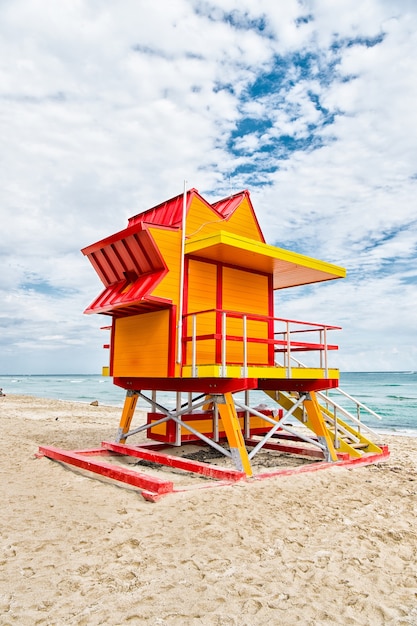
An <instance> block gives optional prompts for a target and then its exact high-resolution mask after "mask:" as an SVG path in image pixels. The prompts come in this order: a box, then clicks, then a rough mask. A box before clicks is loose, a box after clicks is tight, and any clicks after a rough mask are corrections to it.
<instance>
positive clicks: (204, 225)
mask: <svg viewBox="0 0 417 626" xmlns="http://www.w3.org/2000/svg"><path fill="white" fill-rule="evenodd" d="M220 230H224V231H226V232H228V233H233V234H235V235H240V236H242V237H248V238H249V239H255V240H256V241H263V239H262V236H261V234H260V232H259V228H258V224H257V221H256V218H255V216H254V214H253V211H252V209H251V207H250V205H249V202H248V200H247V199H246V198H244V199H243V200H242V202H241V204H240V205H239V206H238V208H237V209H236V210H235V211H234V213H233V214H232V216H231V217H230V218H229V219H227V220H225V219H222V218H221V216H219V214H218V213H216V212H215V211H213V210H212V209H210V207H208V206H207V205H206V204H204V203H203V202H201V200H199V199H198V198H196V197H194V198H193V200H192V202H191V205H190V208H189V211H188V215H187V227H186V232H187V237H197V238H198V237H203V236H207V235H212V234H215V233H218V232H219V231H220Z"/></svg>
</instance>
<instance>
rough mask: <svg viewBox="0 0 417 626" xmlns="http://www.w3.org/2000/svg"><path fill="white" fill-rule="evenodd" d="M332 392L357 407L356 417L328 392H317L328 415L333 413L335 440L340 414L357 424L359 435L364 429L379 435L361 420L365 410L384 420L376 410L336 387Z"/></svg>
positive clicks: (299, 363) (299, 362)
mask: <svg viewBox="0 0 417 626" xmlns="http://www.w3.org/2000/svg"><path fill="white" fill-rule="evenodd" d="M292 358H293V361H295V362H296V363H297V365H298V366H299V367H306V366H305V365H304V364H303V363H302V362H301V361H299V360H298V359H296V358H294V357H292ZM331 391H332V392H333V393H336V394H340V395H342V396H343V397H345V398H346V399H347V400H349V402H352V403H353V404H354V406H355V412H356V415H353V414H352V413H351V412H350V411H348V410H347V409H345V408H343V407H342V406H340V404H338V403H337V402H335V401H334V400H333V399H332V398H330V396H329V395H327V392H322V391H317V392H316V396H317V397H319V398H320V400H321V401H322V403H323V404H325V406H326V409H327V411H328V413H329V414H330V413H331V412H333V421H334V432H335V440H336V439H337V436H338V429H340V428H341V426H340V425H338V423H337V418H338V416H339V415H338V414H340V415H341V416H343V417H344V418H347V419H348V420H350V421H351V422H352V423H353V424H355V425H356V426H357V429H358V432H359V433H360V432H361V429H364V430H366V431H367V432H368V433H370V434H372V435H376V434H377V433H375V431H374V430H372V428H370V427H369V426H367V425H366V424H364V423H363V421H362V420H361V409H363V411H364V412H365V413H368V414H369V415H372V416H373V417H375V418H376V419H378V420H382V417H381V416H380V415H378V413H376V412H375V411H374V410H372V409H371V408H370V407H369V406H366V404H364V403H363V402H360V400H357V399H356V398H354V397H353V396H351V395H350V394H348V393H346V391H343V389H340V387H334V388H332V389H331ZM328 417H330V415H328Z"/></svg>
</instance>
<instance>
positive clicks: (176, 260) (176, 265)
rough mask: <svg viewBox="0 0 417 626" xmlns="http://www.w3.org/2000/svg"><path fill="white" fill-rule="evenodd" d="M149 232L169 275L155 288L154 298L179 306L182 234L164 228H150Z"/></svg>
mask: <svg viewBox="0 0 417 626" xmlns="http://www.w3.org/2000/svg"><path fill="white" fill-rule="evenodd" d="M149 232H150V233H151V235H152V237H153V238H154V240H155V243H156V245H157V246H158V248H159V250H160V251H161V254H162V257H163V259H164V261H165V263H166V265H167V268H168V273H167V275H166V276H164V278H163V279H162V280H161V282H160V283H158V285H157V286H156V287H155V289H154V290H153V292H152V295H153V296H158V297H160V298H169V299H170V300H172V302H173V303H174V304H178V299H179V284H180V268H181V232H180V231H172V230H168V229H164V228H152V227H151V228H149Z"/></svg>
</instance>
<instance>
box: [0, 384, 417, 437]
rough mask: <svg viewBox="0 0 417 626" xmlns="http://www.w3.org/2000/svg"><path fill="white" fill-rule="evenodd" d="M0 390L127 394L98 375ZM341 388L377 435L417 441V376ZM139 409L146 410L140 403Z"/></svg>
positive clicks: (60, 395) (170, 401) (111, 398)
mask: <svg viewBox="0 0 417 626" xmlns="http://www.w3.org/2000/svg"><path fill="white" fill-rule="evenodd" d="M0 388H3V392H4V393H5V394H19V395H30V396H37V397H42V398H54V399H60V400H71V401H74V402H86V403H90V402H92V401H94V400H98V402H99V404H103V405H108V406H119V407H121V406H123V401H124V397H125V392H124V390H123V389H120V388H119V387H116V386H115V385H113V382H112V379H111V378H107V377H102V376H96V375H81V374H80V375H73V374H71V375H66V374H65V375H49V376H46V375H42V376H41V375H33V376H29V375H14V376H9V375H7V376H6V375H0ZM340 388H341V389H342V390H343V391H345V392H346V393H348V394H349V395H351V396H353V397H354V398H355V399H357V400H359V401H360V402H362V403H363V404H364V405H366V406H367V407H369V408H370V409H372V410H373V411H374V412H375V413H377V414H378V415H380V416H381V418H382V419H381V420H378V419H377V418H375V417H373V416H372V415H368V414H366V412H365V411H364V410H362V409H361V413H360V418H361V420H362V421H363V422H364V423H365V424H367V425H368V426H369V427H370V428H372V429H373V430H375V431H381V432H385V433H393V434H402V435H415V436H417V372H342V373H341V374H340ZM330 396H331V398H332V399H333V400H335V401H336V402H337V403H338V404H340V406H342V407H343V408H345V409H347V410H349V411H350V412H351V413H354V414H355V415H356V409H354V408H353V406H352V404H351V403H349V402H348V401H347V400H346V398H344V397H343V396H341V395H339V394H337V393H336V392H335V391H333V390H332V391H331V392H330ZM158 401H160V402H161V404H163V405H164V406H168V407H170V408H171V407H174V406H175V394H167V393H162V392H161V393H159V394H158ZM259 403H264V404H267V405H269V406H271V407H272V406H273V404H274V403H273V402H272V401H271V400H270V399H269V398H268V397H267V396H265V395H264V394H263V393H262V392H252V393H251V404H252V405H257V404H259ZM139 407H140V408H147V407H148V405H147V404H146V402H145V401H143V400H142V399H140V401H139Z"/></svg>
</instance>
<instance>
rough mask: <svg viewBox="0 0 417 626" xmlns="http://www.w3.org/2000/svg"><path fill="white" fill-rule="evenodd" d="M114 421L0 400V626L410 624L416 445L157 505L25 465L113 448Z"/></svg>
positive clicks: (415, 608)
mask: <svg viewBox="0 0 417 626" xmlns="http://www.w3.org/2000/svg"><path fill="white" fill-rule="evenodd" d="M120 411H121V410H120V409H118V408H109V407H103V406H98V407H94V406H90V405H88V404H80V403H70V402H62V401H55V400H42V399H35V398H29V397H25V396H6V397H2V398H0V424H1V433H2V436H1V446H2V449H1V455H0V462H1V475H2V480H1V482H0V485H1V501H2V507H1V543H2V545H1V552H0V558H1V571H0V579H1V583H0V585H1V586H0V624H2V625H6V624H19V626H25V625H28V626H29V625H30V626H33V625H45V626H51V625H58V626H59V625H61V624H62V625H86V626H87V625H88V626H96V625H99V624H106V625H112V626H113V625H114V626H116V625H121V624H132V625H135V624H152V625H155V626H156V625H158V626H163V625H167V626H171V625H172V626H177V625H178V626H183V625H187V624H191V625H194V624H196V625H199V624H201V625H207V626H212V625H218V626H228V625H230V626H258V625H264V624H265V625H266V624H268V625H270V626H273V625H281V624H282V625H285V626H286V625H291V624H301V625H303V626H304V625H311V626H313V625H314V626H321V625H334V624H341V625H343V626H346V625H349V624H358V625H361V626H366V625H369V626H375V625H379V624H384V625H385V624H387V625H395V626H398V625H410V624H412V625H414V626H416V625H417V523H416V512H417V473H416V469H417V439H415V438H410V437H399V436H397V437H393V436H387V437H384V440H385V442H386V443H388V444H389V446H390V449H391V457H390V458H389V459H388V460H387V461H385V462H384V463H381V464H379V465H371V466H365V467H359V468H356V469H346V468H345V469H343V468H333V469H330V470H326V471H321V472H312V473H307V474H300V475H294V476H288V477H280V478H273V479H268V480H263V481H259V482H254V483H252V484H249V483H246V482H242V483H239V484H236V485H234V486H226V487H218V488H213V489H211V488H210V489H199V490H193V491H188V492H187V491H186V492H184V493H176V494H170V495H168V496H166V497H164V498H162V499H161V500H160V501H159V502H157V503H149V502H146V501H145V500H144V499H143V498H142V497H141V496H140V495H139V494H138V492H137V491H135V490H134V489H131V488H126V487H120V486H116V485H114V483H113V484H110V483H109V482H106V481H103V480H97V479H91V478H89V477H87V476H85V475H83V474H81V473H80V472H78V471H75V470H69V469H66V468H65V467H64V466H63V465H61V464H59V463H56V462H53V461H50V460H48V459H47V458H36V457H35V453H36V452H37V450H38V446H39V445H53V446H58V447H63V448H67V449H77V448H78V449H79V448H88V447H97V446H99V444H100V442H101V441H102V440H106V439H107V440H109V439H114V435H115V432H116V429H117V426H118V422H119V417H120Z"/></svg>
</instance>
